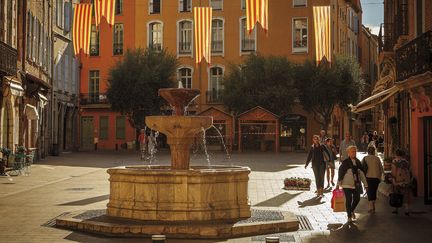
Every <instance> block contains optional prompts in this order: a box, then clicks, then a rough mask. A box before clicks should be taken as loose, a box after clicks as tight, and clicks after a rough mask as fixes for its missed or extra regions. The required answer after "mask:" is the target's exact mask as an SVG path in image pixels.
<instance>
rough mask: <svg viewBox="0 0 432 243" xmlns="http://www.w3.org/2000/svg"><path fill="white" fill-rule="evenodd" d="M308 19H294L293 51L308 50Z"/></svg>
mask: <svg viewBox="0 0 432 243" xmlns="http://www.w3.org/2000/svg"><path fill="white" fill-rule="evenodd" d="M307 31H308V29H307V19H306V18H301V19H293V52H307V47H308V33H307Z"/></svg>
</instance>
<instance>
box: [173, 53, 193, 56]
mask: <svg viewBox="0 0 432 243" xmlns="http://www.w3.org/2000/svg"><path fill="white" fill-rule="evenodd" d="M177 57H192V53H189V54H186V53H179V54H177Z"/></svg>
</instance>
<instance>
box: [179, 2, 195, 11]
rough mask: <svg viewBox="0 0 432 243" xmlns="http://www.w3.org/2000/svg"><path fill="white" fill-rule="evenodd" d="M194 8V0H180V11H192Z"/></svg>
mask: <svg viewBox="0 0 432 243" xmlns="http://www.w3.org/2000/svg"><path fill="white" fill-rule="evenodd" d="M191 9H192V0H179V12H190V11H191Z"/></svg>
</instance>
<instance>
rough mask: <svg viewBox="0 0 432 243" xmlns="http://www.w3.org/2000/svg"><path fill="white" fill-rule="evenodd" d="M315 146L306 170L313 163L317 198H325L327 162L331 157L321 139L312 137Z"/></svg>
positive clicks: (311, 150) (315, 136)
mask: <svg viewBox="0 0 432 243" xmlns="http://www.w3.org/2000/svg"><path fill="white" fill-rule="evenodd" d="M312 141H313V144H312V146H311V149H310V150H309V154H308V157H307V159H306V165H305V169H306V168H307V166H308V165H309V163H310V162H311V161H312V169H313V173H314V175H315V183H316V187H317V196H318V197H322V196H324V175H325V170H326V162H325V161H327V160H328V158H330V155H329V154H328V152H327V149H326V148H325V147H324V145H321V144H320V137H319V136H318V135H314V136H313V137H312Z"/></svg>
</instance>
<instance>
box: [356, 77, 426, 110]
mask: <svg viewBox="0 0 432 243" xmlns="http://www.w3.org/2000/svg"><path fill="white" fill-rule="evenodd" d="M385 78H387V77H385ZM429 83H432V72H429V71H428V72H425V73H422V74H419V75H416V76H412V77H410V78H408V79H406V80H404V81H402V82H398V83H395V84H394V85H393V86H392V87H391V88H388V89H386V90H383V91H381V92H379V93H377V94H374V95H372V96H370V97H368V98H366V99H364V100H362V101H361V102H359V103H358V104H357V105H356V106H351V111H352V112H354V113H359V112H362V111H365V110H369V109H372V108H373V107H375V106H377V105H379V104H381V103H382V102H384V101H386V100H387V99H388V98H390V97H391V96H393V95H395V94H396V93H397V92H399V91H403V90H410V89H414V88H417V87H419V86H422V85H425V84H429Z"/></svg>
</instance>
